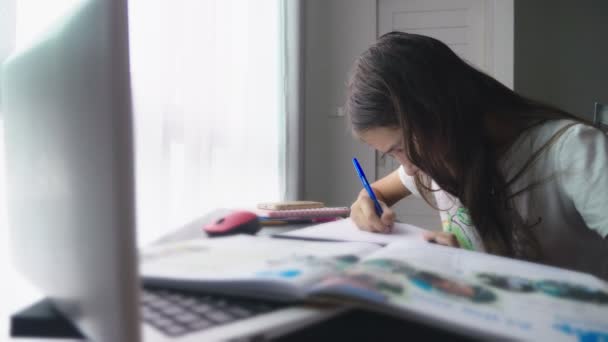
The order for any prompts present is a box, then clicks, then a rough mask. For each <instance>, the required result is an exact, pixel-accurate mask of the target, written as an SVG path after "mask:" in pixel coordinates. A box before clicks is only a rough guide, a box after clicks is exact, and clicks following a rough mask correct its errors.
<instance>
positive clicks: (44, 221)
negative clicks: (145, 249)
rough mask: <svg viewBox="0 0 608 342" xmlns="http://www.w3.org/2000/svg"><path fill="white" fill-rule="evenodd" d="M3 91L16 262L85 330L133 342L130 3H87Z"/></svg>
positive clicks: (9, 64)
mask: <svg viewBox="0 0 608 342" xmlns="http://www.w3.org/2000/svg"><path fill="white" fill-rule="evenodd" d="M0 89H2V91H3V94H2V95H3V96H2V99H3V113H4V115H5V117H4V125H5V139H6V141H5V145H6V158H7V160H6V161H7V163H6V166H7V170H6V182H7V205H8V211H7V214H8V222H9V226H10V227H9V232H10V236H11V246H12V252H13V255H14V260H15V262H16V266H17V268H18V270H19V271H20V272H21V273H23V274H24V275H25V276H26V278H28V279H29V280H30V281H31V282H32V283H33V284H34V285H35V286H37V287H38V288H39V289H40V291H41V292H42V293H44V294H45V295H46V296H48V297H49V298H51V299H52V300H53V302H54V303H55V304H56V306H57V308H58V309H59V310H60V311H62V312H63V313H64V314H66V315H67V316H68V317H69V318H70V319H71V320H72V321H73V322H75V323H76V325H77V326H78V328H80V330H81V331H82V332H83V333H84V334H85V335H86V336H87V337H88V338H91V339H93V340H103V341H137V340H138V339H139V326H140V325H139V322H138V317H139V312H138V308H139V306H138V305H137V303H138V290H139V282H138V280H137V277H136V275H137V268H136V255H135V253H136V252H135V251H136V249H135V241H134V240H135V204H134V171H133V169H134V161H133V155H134V151H133V146H134V143H133V133H132V132H133V130H132V112H131V93H130V78H129V49H128V25H127V1H126V0H83V1H81V2H80V3H79V4H78V6H77V7H76V8H74V9H73V10H72V11H70V13H69V14H68V15H66V16H65V17H63V18H62V20H61V21H60V22H58V23H57V24H56V25H55V26H54V27H53V28H52V29H51V30H49V31H47V33H46V34H45V35H44V36H43V37H40V39H38V40H36V41H34V42H33V44H31V45H30V46H29V47H27V48H25V49H22V50H21V51H18V52H17V53H15V54H14V55H13V56H11V57H10V58H9V59H8V60H7V61H6V62H5V64H4V65H3V70H2V87H1V88H0ZM116 270H119V272H116ZM117 273H118V274H117Z"/></svg>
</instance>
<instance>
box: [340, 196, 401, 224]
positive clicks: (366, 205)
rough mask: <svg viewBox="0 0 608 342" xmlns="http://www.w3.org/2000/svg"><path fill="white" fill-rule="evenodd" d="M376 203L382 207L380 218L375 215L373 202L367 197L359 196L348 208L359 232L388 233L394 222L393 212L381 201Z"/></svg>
mask: <svg viewBox="0 0 608 342" xmlns="http://www.w3.org/2000/svg"><path fill="white" fill-rule="evenodd" d="M378 202H380V206H381V207H382V211H383V213H382V217H378V215H376V209H375V208H374V202H373V201H372V199H371V198H370V197H369V195H367V194H361V195H359V197H358V198H357V200H356V201H355V203H353V204H352V205H351V207H350V217H351V219H352V220H353V222H355V224H356V225H357V227H359V229H361V230H365V231H369V232H374V233H390V232H391V230H392V229H393V223H394V222H395V212H394V211H393V210H392V209H391V208H389V207H388V206H387V205H386V203H384V202H383V201H378Z"/></svg>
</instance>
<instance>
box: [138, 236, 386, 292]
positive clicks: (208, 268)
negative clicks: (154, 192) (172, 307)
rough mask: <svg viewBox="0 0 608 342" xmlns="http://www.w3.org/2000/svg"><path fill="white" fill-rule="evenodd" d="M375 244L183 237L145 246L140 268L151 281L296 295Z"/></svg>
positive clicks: (230, 290)
mask: <svg viewBox="0 0 608 342" xmlns="http://www.w3.org/2000/svg"><path fill="white" fill-rule="evenodd" d="M378 248H380V247H378V246H376V245H372V244H364V243H343V242H332V243H327V242H312V241H299V240H288V239H272V238H267V237H254V236H249V235H237V236H230V237H221V238H212V239H197V240H186V241H178V242H171V243H164V244H160V245H155V246H151V247H148V248H146V249H145V250H144V251H143V252H142V253H141V263H140V265H141V266H140V272H141V274H142V277H143V279H144V283H146V284H150V285H160V286H167V287H175V288H189V289H198V290H206V291H211V292H219V293H225V294H238V295H250V296H251V297H258V298H272V299H284V300H294V299H302V298H304V297H305V293H306V287H308V286H309V285H310V284H314V283H316V282H318V281H319V279H321V278H323V277H325V276H327V275H328V274H331V273H335V272H340V271H341V270H343V269H344V268H345V267H348V266H350V265H351V264H352V263H353V261H355V260H358V259H359V258H360V257H361V256H362V255H365V254H369V253H371V252H372V251H374V250H377V249H378Z"/></svg>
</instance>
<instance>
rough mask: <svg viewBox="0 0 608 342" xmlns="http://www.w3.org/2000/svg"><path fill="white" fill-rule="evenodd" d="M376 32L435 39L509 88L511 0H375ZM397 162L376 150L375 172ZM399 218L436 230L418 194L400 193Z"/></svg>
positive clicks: (434, 215)
mask: <svg viewBox="0 0 608 342" xmlns="http://www.w3.org/2000/svg"><path fill="white" fill-rule="evenodd" d="M377 6H378V8H377V15H378V21H377V23H378V27H377V30H378V36H380V35H382V34H384V33H387V32H390V31H403V32H408V33H417V34H422V35H427V36H430V37H433V38H436V39H438V40H440V41H442V42H444V43H445V44H447V45H448V46H449V47H450V48H451V49H452V50H454V52H456V54H458V55H459V56H460V57H462V58H463V59H465V60H466V61H468V62H469V63H471V64H473V65H475V66H476V67H477V68H479V69H481V70H484V71H485V72H487V73H488V74H490V75H492V76H494V77H495V78H497V79H498V80H499V81H501V82H503V83H504V84H505V85H507V86H509V87H511V88H512V84H513V2H512V0H378V2H377ZM397 167H399V164H398V163H397V162H396V161H394V160H393V159H392V158H385V159H384V160H380V159H379V158H378V154H376V176H377V179H379V178H382V177H384V176H386V175H387V174H389V173H390V172H392V171H393V170H395V169H396V168H397ZM394 209H396V212H397V216H398V218H399V219H400V220H401V221H404V222H407V223H411V224H415V225H418V226H420V227H424V228H427V229H432V230H439V229H441V222H440V219H439V213H438V212H437V211H436V210H434V209H433V208H432V207H431V206H429V205H428V204H427V203H426V202H425V201H424V200H423V199H421V198H414V197H413V196H411V197H410V198H406V199H404V200H403V201H401V202H399V203H398V204H396V205H395V207H394Z"/></svg>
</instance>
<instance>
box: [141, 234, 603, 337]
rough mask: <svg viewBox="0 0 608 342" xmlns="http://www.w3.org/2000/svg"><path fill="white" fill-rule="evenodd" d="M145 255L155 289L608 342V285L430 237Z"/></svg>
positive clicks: (279, 242) (210, 242) (228, 245)
mask: <svg viewBox="0 0 608 342" xmlns="http://www.w3.org/2000/svg"><path fill="white" fill-rule="evenodd" d="M141 257H142V260H141V261H142V262H141V265H142V266H141V272H142V275H143V277H144V282H145V283H147V284H150V285H160V286H167V287H176V288H186V289H195V290H196V289H198V290H204V291H208V292H217V293H223V294H232V295H240V296H250V297H255V298H262V299H273V300H283V301H317V300H324V301H327V300H330V301H333V302H336V303H349V304H353V303H354V304H358V305H361V306H362V307H366V308H369V309H372V310H376V311H381V312H385V313H388V314H391V315H395V316H398V317H403V318H407V319H411V320H419V321H422V322H424V323H426V324H431V325H435V326H438V327H443V328H446V329H452V330H455V331H459V332H463V331H465V332H467V333H469V334H473V335H475V336H479V337H489V338H492V337H500V338H516V339H534V340H551V341H553V340H572V341H576V340H580V341H582V340H585V341H586V340H592V341H593V340H605V339H606V338H608V283H606V282H604V281H601V280H599V279H598V278H596V277H593V276H591V275H587V274H584V273H578V272H573V271H568V270H563V269H558V268H553V267H547V266H542V265H538V264H533V263H528V262H523V261H517V260H512V259H508V258H502V257H496V256H491V255H487V254H481V253H476V252H470V251H465V250H461V249H457V248H450V247H444V246H440V245H434V244H430V243H426V242H424V241H421V240H420V239H413V238H412V239H407V238H404V239H402V240H399V241H395V242H391V243H389V244H387V245H386V246H384V247H383V246H380V245H377V244H369V243H353V242H316V241H304V240H301V241H298V240H288V239H276V238H269V237H254V236H245V235H240V236H231V237H224V238H214V239H207V240H202V239H199V240H190V241H182V242H173V243H166V244H162V245H158V246H153V247H150V248H148V249H146V250H145V251H143V252H142V255H141Z"/></svg>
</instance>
